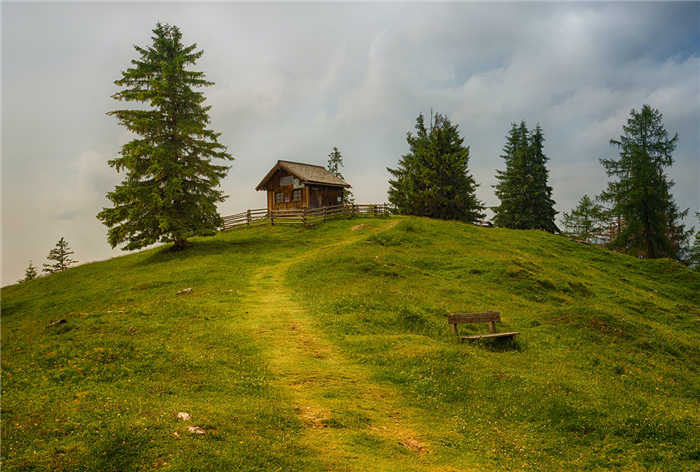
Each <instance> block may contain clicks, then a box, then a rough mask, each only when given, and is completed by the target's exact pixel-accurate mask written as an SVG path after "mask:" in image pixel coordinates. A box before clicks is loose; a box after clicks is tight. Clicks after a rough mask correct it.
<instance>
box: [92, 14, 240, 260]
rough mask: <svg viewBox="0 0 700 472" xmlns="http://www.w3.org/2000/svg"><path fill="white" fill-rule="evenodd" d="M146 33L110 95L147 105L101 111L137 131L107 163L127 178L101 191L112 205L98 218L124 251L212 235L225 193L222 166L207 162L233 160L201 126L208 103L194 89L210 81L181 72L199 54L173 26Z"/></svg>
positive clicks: (206, 118) (215, 136) (110, 238)
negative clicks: (147, 43)
mask: <svg viewBox="0 0 700 472" xmlns="http://www.w3.org/2000/svg"><path fill="white" fill-rule="evenodd" d="M153 33H154V36H153V37H152V39H153V44H152V45H151V46H149V47H147V48H141V47H138V46H134V48H135V49H136V51H137V52H138V53H139V54H140V58H139V59H138V60H132V61H131V62H132V64H133V65H134V67H132V68H129V69H127V70H126V72H122V78H121V79H119V80H117V81H115V84H117V85H119V86H121V87H125V89H124V90H122V91H120V92H118V93H116V94H115V95H113V96H112V97H113V98H114V99H116V100H120V101H126V102H139V103H143V104H146V105H148V106H149V108H148V109H136V110H116V111H112V112H109V113H108V115H111V116H116V117H117V118H118V119H119V124H121V125H123V126H125V127H126V128H127V129H129V130H130V131H132V132H134V133H136V134H137V135H139V136H140V138H138V139H134V140H133V141H131V142H129V143H127V144H125V145H124V146H122V149H121V152H120V154H121V157H118V158H116V159H114V160H111V161H109V164H110V166H112V167H114V168H116V170H117V172H120V171H122V170H124V171H126V179H125V180H124V181H123V182H122V183H121V185H118V186H117V187H116V188H115V190H114V191H113V192H109V193H108V194H107V198H109V199H110V200H111V201H112V202H113V203H114V207H113V208H103V210H102V211H101V212H100V213H99V214H98V215H97V217H98V218H99V219H100V220H102V222H103V223H104V224H105V225H107V226H108V227H109V231H108V233H107V235H108V241H109V243H110V245H111V246H112V247H115V246H117V245H119V244H122V243H126V244H125V245H124V247H123V248H122V249H123V250H134V249H139V248H142V247H145V246H148V245H151V244H154V243H156V242H169V241H173V242H174V243H175V248H176V249H183V248H184V247H186V246H187V238H190V237H192V236H206V235H211V234H213V233H214V232H215V231H216V229H217V228H219V227H220V226H221V225H222V224H223V221H222V219H221V216H220V215H219V214H218V212H217V209H216V203H217V202H221V201H223V200H224V199H225V198H226V196H224V195H223V192H221V191H219V190H215V188H216V187H218V186H219V183H220V179H222V178H223V177H225V175H226V172H227V171H228V167H226V166H221V165H214V164H212V163H211V160H212V159H224V160H233V158H232V157H231V156H230V155H229V154H228V153H226V152H225V150H226V147H225V146H223V145H221V144H219V142H218V138H219V136H220V133H215V132H213V131H211V130H209V129H207V125H208V124H209V122H210V121H209V116H208V114H207V112H208V111H209V110H210V108H211V107H210V106H203V104H202V103H203V102H204V101H205V97H204V95H203V94H202V93H201V92H196V91H194V90H193V89H194V88H197V87H207V86H210V85H213V83H212V82H209V81H207V80H205V79H204V73H203V72H193V71H189V70H187V69H186V66H189V65H194V64H195V62H196V61H197V60H198V59H199V58H200V57H201V56H202V53H203V51H198V52H195V51H194V50H195V48H196V47H197V45H196V44H193V45H191V46H187V47H184V46H183V45H182V43H181V42H180V40H181V38H182V34H181V33H180V30H179V29H178V28H177V26H170V25H167V24H160V23H158V24H157V25H156V28H155V29H154V30H153Z"/></svg>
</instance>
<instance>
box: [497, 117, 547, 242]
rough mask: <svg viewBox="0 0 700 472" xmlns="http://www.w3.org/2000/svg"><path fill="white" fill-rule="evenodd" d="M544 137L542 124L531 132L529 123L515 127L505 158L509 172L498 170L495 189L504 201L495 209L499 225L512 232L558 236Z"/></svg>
mask: <svg viewBox="0 0 700 472" xmlns="http://www.w3.org/2000/svg"><path fill="white" fill-rule="evenodd" d="M543 149H544V134H543V133H542V128H540V125H539V123H538V124H537V126H536V127H535V130H534V131H532V132H530V131H529V130H528V129H527V124H526V123H525V121H524V120H523V121H521V122H520V125H516V124H515V123H513V124H512V127H511V130H510V132H509V134H508V136H507V141H506V145H505V147H504V148H503V151H504V153H505V154H503V155H502V156H501V157H502V158H503V159H504V160H505V162H506V169H505V170H503V171H501V170H498V169H496V178H497V179H498V180H499V183H498V184H496V185H495V186H494V187H495V189H496V192H495V193H496V196H497V197H498V198H499V200H500V201H501V204H500V205H499V206H497V207H493V208H491V209H492V210H493V212H494V213H495V216H494V222H495V223H496V225H498V226H502V227H505V228H512V229H540V230H543V231H547V232H550V233H558V232H559V228H557V225H556V223H555V222H554V217H555V216H556V214H557V211H556V210H554V205H555V203H556V202H555V201H554V200H553V199H552V187H550V186H549V185H548V184H547V181H548V178H549V171H548V170H547V161H548V160H549V158H548V157H547V156H545V154H544V151H543Z"/></svg>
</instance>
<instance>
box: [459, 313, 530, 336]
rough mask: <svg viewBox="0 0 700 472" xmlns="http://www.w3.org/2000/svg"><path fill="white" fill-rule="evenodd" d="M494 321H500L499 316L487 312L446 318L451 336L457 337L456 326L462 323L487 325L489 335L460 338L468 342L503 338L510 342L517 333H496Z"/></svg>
mask: <svg viewBox="0 0 700 472" xmlns="http://www.w3.org/2000/svg"><path fill="white" fill-rule="evenodd" d="M496 321H501V314H500V313H498V312H496V311H487V312H486V313H452V314H451V315H449V316H448V317H447V322H448V323H449V324H450V326H451V327H452V334H454V335H455V336H458V334H457V325H458V324H462V323H488V324H489V334H474V335H471V336H462V339H463V340H464V339H466V340H468V341H476V340H477V339H482V338H504V339H510V340H512V339H513V338H515V336H516V335H518V334H520V333H517V332H512V333H497V332H496Z"/></svg>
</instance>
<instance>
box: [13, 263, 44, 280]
mask: <svg viewBox="0 0 700 472" xmlns="http://www.w3.org/2000/svg"><path fill="white" fill-rule="evenodd" d="M37 277H39V274H38V273H37V271H36V267H34V265H33V264H32V261H29V267H27V268H26V269H24V278H23V279H20V280H18V282H20V283H21V282H26V281H28V280H34V279H36V278H37Z"/></svg>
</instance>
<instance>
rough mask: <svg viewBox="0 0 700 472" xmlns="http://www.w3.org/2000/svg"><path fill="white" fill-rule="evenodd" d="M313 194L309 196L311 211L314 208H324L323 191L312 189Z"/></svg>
mask: <svg viewBox="0 0 700 472" xmlns="http://www.w3.org/2000/svg"><path fill="white" fill-rule="evenodd" d="M310 190H311V192H310V194H309V197H310V198H309V210H313V209H314V208H322V206H323V205H322V203H323V202H322V201H321V189H318V188H314V189H310Z"/></svg>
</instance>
